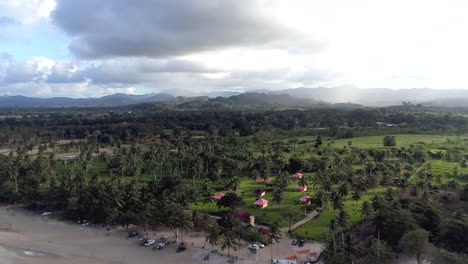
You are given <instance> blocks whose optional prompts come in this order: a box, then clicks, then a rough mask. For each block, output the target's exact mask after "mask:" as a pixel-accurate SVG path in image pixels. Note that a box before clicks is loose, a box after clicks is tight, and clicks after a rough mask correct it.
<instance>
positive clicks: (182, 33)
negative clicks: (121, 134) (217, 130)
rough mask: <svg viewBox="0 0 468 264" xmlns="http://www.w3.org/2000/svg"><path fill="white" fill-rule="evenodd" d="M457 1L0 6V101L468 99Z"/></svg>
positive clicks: (119, 1) (463, 6)
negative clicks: (323, 93)
mask: <svg viewBox="0 0 468 264" xmlns="http://www.w3.org/2000/svg"><path fill="white" fill-rule="evenodd" d="M467 13H468V1H466V0H438V1H432V0H411V1H408V0H391V1H390V0H386V1H380V0H367V1H365V0H353V1H349V0H342V1H339V0H327V1H310V0H190V1H188V0H131V1H130V0H107V1H97V0H79V1H77V0H0V95H16V94H21V95H28V96H39V97H51V96H71V97H95V96H102V95H106V94H112V93H116V92H124V93H138V94H142V93H152V92H160V91H168V90H171V91H178V92H179V93H180V92H181V91H184V93H187V94H188V93H197V92H208V91H234V90H235V91H238V90H249V89H285V88H295V87H317V86H325V87H332V86H340V85H355V86H358V87H361V88H393V89H401V88H423V87H429V88H440V89H444V88H461V89H466V88H468V78H465V76H466V73H465V71H466V70H467V69H468V65H467V64H468V34H467V30H468V29H467V28H468V16H467V15H466V14H467Z"/></svg>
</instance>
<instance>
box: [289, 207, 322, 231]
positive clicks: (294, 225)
mask: <svg viewBox="0 0 468 264" xmlns="http://www.w3.org/2000/svg"><path fill="white" fill-rule="evenodd" d="M317 215H318V212H317V211H313V212H310V213H309V214H308V215H307V216H306V217H305V218H304V219H302V220H301V221H299V222H297V223H295V224H293V225H292V226H291V230H294V229H296V228H298V227H300V226H302V225H303V224H305V223H307V222H309V221H310V220H312V219H314V218H315V217H317ZM288 230H289V227H285V228H283V229H281V231H283V232H285V231H286V232H287V231H288Z"/></svg>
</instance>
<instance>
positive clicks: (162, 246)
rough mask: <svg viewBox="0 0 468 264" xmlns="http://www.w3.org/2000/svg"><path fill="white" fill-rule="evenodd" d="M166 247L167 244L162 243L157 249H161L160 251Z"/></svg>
mask: <svg viewBox="0 0 468 264" xmlns="http://www.w3.org/2000/svg"><path fill="white" fill-rule="evenodd" d="M165 246H166V243H164V242H161V243H159V244H158V246H157V249H159V250H160V249H163V248H164V247H165Z"/></svg>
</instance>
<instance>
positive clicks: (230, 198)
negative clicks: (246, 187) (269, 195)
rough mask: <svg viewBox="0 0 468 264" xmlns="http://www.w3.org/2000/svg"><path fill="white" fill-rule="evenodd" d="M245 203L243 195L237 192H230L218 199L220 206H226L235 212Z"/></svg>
mask: <svg viewBox="0 0 468 264" xmlns="http://www.w3.org/2000/svg"><path fill="white" fill-rule="evenodd" d="M243 204H244V200H243V199H242V197H240V196H238V195H237V194H236V193H233V192H229V193H227V194H226V195H225V196H223V197H222V198H221V199H219V200H218V202H217V205H218V207H226V208H228V209H229V211H230V212H234V211H235V210H236V208H237V207H239V206H241V205H243Z"/></svg>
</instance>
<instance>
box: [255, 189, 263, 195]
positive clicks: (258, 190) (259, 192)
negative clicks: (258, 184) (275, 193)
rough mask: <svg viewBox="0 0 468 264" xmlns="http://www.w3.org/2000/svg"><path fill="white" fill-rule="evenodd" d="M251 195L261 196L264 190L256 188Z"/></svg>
mask: <svg viewBox="0 0 468 264" xmlns="http://www.w3.org/2000/svg"><path fill="white" fill-rule="evenodd" d="M253 195H254V196H255V197H263V196H264V195H265V190H264V189H257V190H255V192H253Z"/></svg>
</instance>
